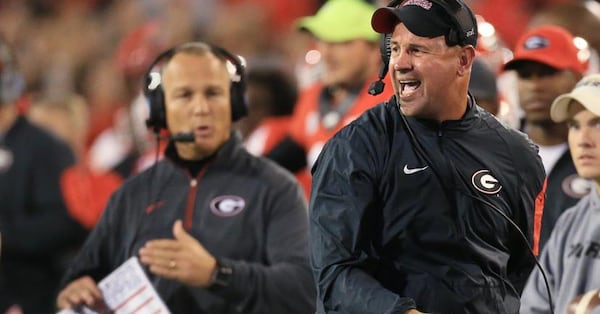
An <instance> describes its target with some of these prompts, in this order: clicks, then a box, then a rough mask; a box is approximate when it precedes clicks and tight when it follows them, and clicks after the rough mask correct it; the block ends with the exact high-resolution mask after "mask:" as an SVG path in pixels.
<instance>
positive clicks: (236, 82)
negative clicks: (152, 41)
mask: <svg viewBox="0 0 600 314" xmlns="http://www.w3.org/2000/svg"><path fill="white" fill-rule="evenodd" d="M194 47H197V48H200V49H205V50H206V51H207V52H210V53H212V54H214V55H215V56H216V57H217V58H219V59H222V60H224V61H225V62H226V63H227V64H231V65H232V66H233V67H234V68H235V73H230V76H231V77H232V79H231V88H230V90H231V95H230V97H231V120H232V121H237V120H239V119H240V118H242V117H244V116H245V115H246V114H247V111H248V110H247V108H248V106H247V105H246V97H245V94H246V69H245V66H244V64H243V63H242V59H241V58H240V57H239V56H236V55H234V54H232V53H230V52H228V51H227V50H225V49H223V48H221V47H218V46H214V45H210V44H207V43H204V42H188V43H185V44H182V45H180V46H177V47H174V48H171V49H169V50H166V51H164V52H162V53H161V54H159V55H158V56H157V57H156V58H155V59H154V61H152V63H151V64H150V67H149V68H148V71H146V74H145V78H144V86H143V91H144V96H145V97H146V99H147V101H148V106H149V109H150V110H149V111H150V112H149V115H148V119H147V120H146V126H147V127H148V128H150V129H152V130H153V131H154V132H155V133H158V132H160V130H161V129H166V128H167V116H166V110H165V94H164V90H163V88H162V77H161V67H160V65H161V64H164V63H165V62H168V61H169V60H171V58H173V56H174V55H176V54H177V53H179V52H181V51H184V50H187V49H190V48H194ZM228 68H229V67H228ZM232 70H233V69H232ZM232 72H233V71H232Z"/></svg>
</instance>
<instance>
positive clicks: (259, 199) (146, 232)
mask: <svg viewBox="0 0 600 314" xmlns="http://www.w3.org/2000/svg"><path fill="white" fill-rule="evenodd" d="M161 56H162V57H159V59H163V61H162V65H161V67H162V70H160V72H157V71H155V70H151V71H150V72H149V74H148V75H147V76H148V77H149V78H152V79H149V80H148V83H149V85H148V87H147V88H146V96H147V97H148V100H149V103H150V108H151V109H150V111H151V112H150V119H149V125H150V126H152V127H153V128H155V129H156V128H163V127H166V128H168V130H169V131H170V133H171V134H172V136H171V142H170V143H169V145H168V147H167V149H166V152H165V157H166V158H165V159H164V160H162V161H160V162H158V163H156V164H155V165H154V166H153V167H151V168H150V169H148V170H147V171H145V172H142V173H140V174H139V175H136V176H134V177H133V178H132V179H130V180H129V181H127V182H126V183H124V185H123V186H122V188H120V189H119V190H118V191H117V192H115V194H113V196H112V198H111V200H110V202H109V204H108V206H107V208H106V209H105V211H104V214H103V217H102V218H101V220H100V222H99V223H98V225H97V226H96V228H95V229H94V230H93V232H92V234H91V235H90V237H89V238H88V240H87V242H86V244H85V245H84V248H83V249H82V251H81V252H80V255H79V256H78V258H77V259H76V260H75V262H74V263H73V264H72V267H71V268H70V270H69V272H68V274H67V276H66V278H65V279H66V282H67V283H68V284H67V285H66V286H65V288H64V289H63V290H62V292H61V293H60V295H59V296H58V299H57V304H58V306H59V308H74V307H77V306H81V305H86V306H89V307H92V308H94V307H95V308H97V307H98V306H101V304H102V303H103V302H102V293H101V291H100V290H99V289H98V286H97V282H98V281H99V280H101V279H102V278H103V277H105V276H106V275H107V274H108V273H110V272H111V271H112V270H114V269H115V268H116V267H118V266H119V265H120V264H122V263H123V262H125V261H126V260H127V259H128V258H129V257H132V256H137V257H139V259H140V261H141V263H142V264H143V265H145V266H147V270H148V275H149V277H150V280H151V282H152V283H153V285H154V287H155V289H156V290H157V292H158V293H159V295H160V296H161V297H162V299H163V300H164V302H165V303H166V305H167V307H169V309H170V310H171V311H172V312H173V313H234V312H235V313H311V312H313V311H314V309H313V308H314V288H313V284H312V280H311V276H310V268H309V265H308V248H307V245H308V239H307V237H308V234H307V229H308V226H307V225H308V223H307V210H306V204H305V202H304V200H303V194H302V190H301V188H300V187H299V186H298V184H297V183H296V181H295V179H294V178H293V176H291V175H290V174H289V173H288V172H286V171H285V170H283V169H282V168H280V167H278V166H276V165H275V164H274V163H272V162H270V161H268V160H266V159H259V158H257V157H253V156H252V155H250V154H249V153H248V152H247V151H246V150H245V149H243V145H242V143H241V140H240V138H239V136H237V134H236V133H234V132H233V133H232V127H231V124H232V120H236V119H238V118H240V117H241V116H242V115H243V112H244V110H245V107H244V106H245V104H244V103H243V100H244V97H243V96H244V95H243V92H244V91H243V88H244V83H245V82H244V80H245V78H244V73H243V71H244V69H243V66H242V64H241V62H240V59H239V58H238V57H237V56H233V55H231V54H229V53H227V52H226V51H224V50H222V49H220V48H217V47H214V46H209V45H207V44H204V43H198V42H194V43H186V44H183V45H182V46H179V47H176V48H175V49H173V50H169V51H167V52H166V53H163V54H162V55H161ZM156 63H158V61H157V62H155V64H156ZM161 111H162V112H161Z"/></svg>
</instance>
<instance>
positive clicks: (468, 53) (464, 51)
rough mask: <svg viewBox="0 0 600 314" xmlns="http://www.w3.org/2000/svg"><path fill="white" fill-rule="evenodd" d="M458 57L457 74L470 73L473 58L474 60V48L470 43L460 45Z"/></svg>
mask: <svg viewBox="0 0 600 314" xmlns="http://www.w3.org/2000/svg"><path fill="white" fill-rule="evenodd" d="M458 58H459V59H458V61H459V67H458V75H459V76H465V75H468V74H469V73H471V66H472V65H473V60H475V48H473V46H471V45H468V46H465V47H461V49H460V54H459V56H458Z"/></svg>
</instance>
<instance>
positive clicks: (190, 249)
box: [140, 220, 217, 287]
mask: <svg viewBox="0 0 600 314" xmlns="http://www.w3.org/2000/svg"><path fill="white" fill-rule="evenodd" d="M173 235H174V236H175V239H158V240H152V241H148V242H146V244H145V245H144V247H142V248H141V249H140V261H141V262H142V264H145V265H148V266H149V267H150V272H152V273H153V274H155V275H158V276H161V277H165V278H169V279H175V280H178V281H180V282H183V283H185V284H187V285H190V286H197V287H207V286H209V285H210V283H211V276H212V273H213V271H214V270H215V268H216V266H217V261H216V259H215V258H214V257H213V256H212V255H211V254H210V253H209V252H208V251H207V250H206V249H205V248H204V246H202V244H200V242H198V240H196V239H195V238H194V237H192V236H191V235H190V234H189V233H187V232H186V231H185V229H183V225H182V223H181V220H177V221H176V222H175V224H174V225H173Z"/></svg>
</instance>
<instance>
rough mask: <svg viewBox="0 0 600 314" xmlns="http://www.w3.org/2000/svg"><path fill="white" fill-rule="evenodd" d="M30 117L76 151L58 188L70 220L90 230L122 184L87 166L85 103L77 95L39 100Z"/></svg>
mask: <svg viewBox="0 0 600 314" xmlns="http://www.w3.org/2000/svg"><path fill="white" fill-rule="evenodd" d="M29 117H30V119H31V121H32V122H33V123H36V124H38V125H40V126H41V127H44V128H46V129H47V130H48V131H50V132H52V133H54V134H56V135H57V136H58V137H59V138H61V139H63V140H65V141H66V142H67V143H68V144H69V145H70V146H71V148H72V149H73V150H74V151H75V153H76V157H77V162H76V164H75V165H73V166H71V167H69V168H68V169H66V170H65V171H64V172H63V173H62V175H61V180H60V187H61V191H62V193H63V197H64V199H65V203H66V205H67V209H68V210H69V213H70V214H71V216H72V217H73V218H75V219H76V220H77V221H78V222H79V223H80V224H81V225H83V226H85V227H86V228H87V229H92V227H94V226H95V225H96V222H98V220H99V219H100V215H101V214H102V211H103V209H104V207H105V206H106V203H107V202H108V199H109V197H110V195H111V194H112V193H113V192H114V191H115V190H116V189H117V188H118V187H119V186H120V185H121V183H122V181H123V180H122V178H121V177H120V176H119V175H117V174H116V173H113V172H111V171H106V172H98V171H93V170H92V169H91V168H90V167H89V165H88V160H87V155H86V145H85V141H86V137H87V134H88V125H89V122H88V121H89V110H88V107H87V104H86V103H85V100H84V99H83V98H82V97H80V96H76V95H71V96H70V97H66V98H64V99H41V100H38V101H36V102H34V104H33V105H32V106H31V109H30V111H29Z"/></svg>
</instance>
